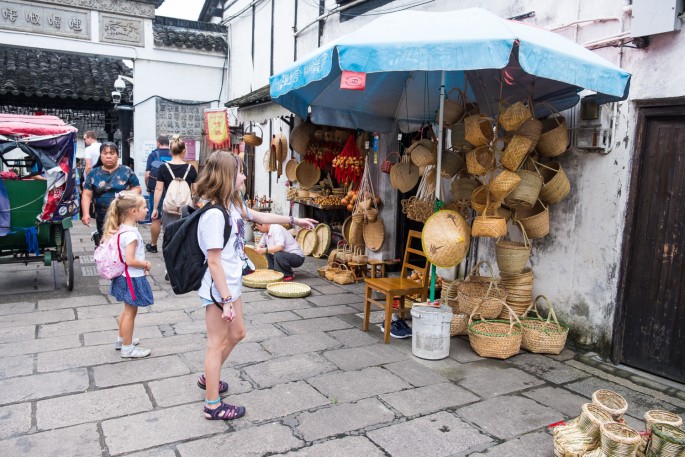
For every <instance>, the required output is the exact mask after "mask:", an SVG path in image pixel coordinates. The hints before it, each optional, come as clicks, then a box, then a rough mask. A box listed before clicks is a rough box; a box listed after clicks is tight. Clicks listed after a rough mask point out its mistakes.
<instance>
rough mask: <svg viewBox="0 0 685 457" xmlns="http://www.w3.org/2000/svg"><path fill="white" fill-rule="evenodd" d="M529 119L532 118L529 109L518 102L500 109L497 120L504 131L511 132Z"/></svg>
mask: <svg viewBox="0 0 685 457" xmlns="http://www.w3.org/2000/svg"><path fill="white" fill-rule="evenodd" d="M531 117H533V113H531V111H530V108H528V107H527V106H526V105H524V104H523V102H520V101H519V102H516V103H513V104H511V105H509V106H508V107H505V108H503V109H501V110H500V115H499V118H498V119H497V120H498V122H499V124H500V125H501V126H502V128H503V129H504V130H506V131H508V132H511V131H514V130H516V129H517V128H519V126H520V125H521V124H523V122H524V121H526V120H528V119H530V118H531Z"/></svg>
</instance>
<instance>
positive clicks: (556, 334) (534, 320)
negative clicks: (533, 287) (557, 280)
mask: <svg viewBox="0 0 685 457" xmlns="http://www.w3.org/2000/svg"><path fill="white" fill-rule="evenodd" d="M540 298H542V299H544V300H545V302H546V303H547V309H548V314H547V319H544V318H543V317H542V316H541V315H540V312H539V311H538V308H537V302H538V300H539V299H540ZM531 311H532V312H534V313H535V316H536V317H528V313H530V312H531ZM521 325H523V338H522V340H521V347H522V348H523V349H525V350H526V351H529V352H533V353H536V354H555V355H558V354H560V353H561V351H562V350H563V349H564V346H566V338H567V337H568V327H567V326H566V325H563V324H560V323H559V321H558V320H557V315H556V313H555V312H554V308H553V307H552V304H551V303H550V302H549V300H547V297H545V296H544V295H538V296H537V297H536V298H535V300H533V303H531V304H530V306H529V307H528V309H527V310H526V312H525V313H523V316H522V317H521Z"/></svg>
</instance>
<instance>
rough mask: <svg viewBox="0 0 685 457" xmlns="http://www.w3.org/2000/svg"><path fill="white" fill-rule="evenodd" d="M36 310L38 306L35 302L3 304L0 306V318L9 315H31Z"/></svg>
mask: <svg viewBox="0 0 685 457" xmlns="http://www.w3.org/2000/svg"><path fill="white" fill-rule="evenodd" d="M35 310H36V304H35V303H34V302H26V301H22V302H15V303H3V304H2V305H0V316H6V315H8V314H24V313H30V312H31V311H35Z"/></svg>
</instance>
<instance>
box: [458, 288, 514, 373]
mask: <svg viewBox="0 0 685 457" xmlns="http://www.w3.org/2000/svg"><path fill="white" fill-rule="evenodd" d="M490 300H492V299H490ZM495 300H496V299H495ZM498 301H499V302H500V303H501V304H502V306H504V307H506V308H509V307H508V306H507V304H506V303H504V302H503V301H502V300H498ZM483 302H485V300H484V301H483ZM483 302H481V303H483ZM480 306H481V305H477V306H476V307H475V308H474V310H473V312H471V314H470V316H469V324H468V334H469V343H470V344H471V348H472V349H473V350H474V351H475V352H476V354H478V355H479V356H481V357H489V358H494V359H502V360H504V359H508V358H509V357H512V356H514V355H516V354H518V353H519V352H520V351H521V338H522V335H523V329H522V327H521V322H520V321H519V319H518V317H517V316H516V314H514V312H513V311H511V312H510V314H509V321H508V322H507V321H504V320H499V319H497V320H486V319H482V318H481V320H479V321H476V322H474V321H473V316H474V315H476V314H477V313H478V310H479V308H480Z"/></svg>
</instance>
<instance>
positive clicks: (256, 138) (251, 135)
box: [243, 124, 264, 147]
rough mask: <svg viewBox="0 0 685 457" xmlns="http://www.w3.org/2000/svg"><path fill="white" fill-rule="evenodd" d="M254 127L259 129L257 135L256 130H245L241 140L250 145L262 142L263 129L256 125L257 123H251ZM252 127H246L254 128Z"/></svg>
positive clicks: (258, 144)
mask: <svg viewBox="0 0 685 457" xmlns="http://www.w3.org/2000/svg"><path fill="white" fill-rule="evenodd" d="M252 125H253V126H254V127H257V128H258V129H259V135H257V133H256V132H254V131H253V132H247V131H246V132H245V134H244V135H243V141H244V142H245V144H249V145H250V146H255V147H256V146H260V145H261V144H262V142H263V140H262V137H263V136H264V131H263V130H262V128H261V127H260V126H259V125H257V124H252ZM254 127H252V126H250V127H248V128H252V129H253V130H254Z"/></svg>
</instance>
